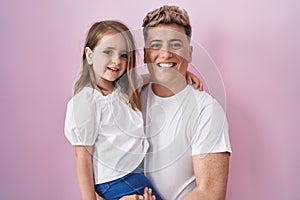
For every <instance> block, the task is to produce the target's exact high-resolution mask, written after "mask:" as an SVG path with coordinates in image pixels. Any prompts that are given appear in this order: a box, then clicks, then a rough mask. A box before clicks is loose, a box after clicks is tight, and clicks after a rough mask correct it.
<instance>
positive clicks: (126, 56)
mask: <svg viewBox="0 0 300 200" xmlns="http://www.w3.org/2000/svg"><path fill="white" fill-rule="evenodd" d="M120 57H121V58H128V54H127V53H122V54H121V56H120Z"/></svg>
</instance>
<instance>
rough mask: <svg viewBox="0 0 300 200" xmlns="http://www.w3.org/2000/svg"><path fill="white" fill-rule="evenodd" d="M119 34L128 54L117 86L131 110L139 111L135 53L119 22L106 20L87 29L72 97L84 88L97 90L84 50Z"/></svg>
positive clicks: (132, 42)
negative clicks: (124, 69)
mask: <svg viewBox="0 0 300 200" xmlns="http://www.w3.org/2000/svg"><path fill="white" fill-rule="evenodd" d="M117 33H120V34H122V36H123V37H124V39H125V41H126V47H127V52H128V61H127V68H126V72H125V73H124V75H123V76H122V78H118V79H117V80H116V81H115V83H116V82H117V81H118V85H119V86H120V87H121V91H122V92H124V93H125V94H127V95H128V98H129V103H130V105H131V107H132V109H134V110H136V109H138V110H141V107H142V106H141V100H140V96H139V92H138V90H137V83H136V82H137V80H136V74H135V73H136V72H135V66H136V52H135V49H136V48H135V44H134V39H133V36H132V34H131V32H130V31H129V29H128V27H127V26H126V25H124V24H123V23H121V22H118V21H114V20H107V21H101V22H96V23H94V24H93V25H92V26H91V28H90V29H89V31H88V33H87V36H86V40H85V44H84V48H83V54H82V70H81V72H80V73H79V76H78V79H77V81H76V83H75V86H74V95H75V94H77V93H79V92H80V91H81V90H82V89H83V88H84V87H86V86H90V87H92V88H93V89H95V88H97V79H96V75H95V72H94V70H93V67H92V66H91V65H89V64H88V62H87V59H86V55H85V48H86V47H89V48H90V49H91V50H94V48H95V47H96V46H97V44H98V42H99V41H100V40H101V39H102V38H103V37H104V36H106V35H108V34H117Z"/></svg>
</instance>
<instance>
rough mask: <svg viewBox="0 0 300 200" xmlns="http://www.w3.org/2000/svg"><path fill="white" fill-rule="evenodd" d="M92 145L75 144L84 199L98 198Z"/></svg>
mask: <svg viewBox="0 0 300 200" xmlns="http://www.w3.org/2000/svg"><path fill="white" fill-rule="evenodd" d="M91 152H92V147H86V146H75V153H76V171H77V178H78V182H79V188H80V192H81V197H82V200H96V196H95V188H94V175H93V160H92V153H91Z"/></svg>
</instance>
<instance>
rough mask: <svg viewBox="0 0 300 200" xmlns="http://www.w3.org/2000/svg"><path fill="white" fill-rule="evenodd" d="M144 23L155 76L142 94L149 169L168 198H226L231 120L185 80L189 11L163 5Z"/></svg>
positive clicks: (148, 56) (189, 50) (147, 55)
mask: <svg viewBox="0 0 300 200" xmlns="http://www.w3.org/2000/svg"><path fill="white" fill-rule="evenodd" d="M143 27H144V29H143V33H144V39H145V49H144V53H145V55H144V62H145V63H147V66H148V69H149V72H150V74H151V77H152V83H150V84H149V85H148V86H146V87H145V88H144V89H143V91H142V95H141V96H142V105H143V108H144V110H143V114H144V122H145V131H146V135H147V137H148V139H149V142H150V148H149V150H148V154H147V156H146V158H145V173H146V175H147V177H149V179H150V180H151V182H152V183H153V184H154V187H155V188H156V189H157V190H158V192H159V193H160V195H161V196H162V197H163V198H164V199H167V200H173V199H204V200H210V199H211V200H219V199H225V196H226V187H227V179H228V168H229V157H230V152H231V148H230V143H229V136H228V125H227V120H226V116H225V113H224V111H223V109H222V107H221V106H220V105H219V103H218V102H217V101H216V100H215V99H213V98H212V97H211V96H210V95H208V94H207V93H205V92H199V91H197V90H195V89H193V87H191V86H189V85H188V84H187V83H186V79H185V77H186V72H187V67H188V64H189V63H190V62H191V61H192V46H191V45H190V38H191V25H190V21H189V16H188V14H187V12H186V11H184V10H181V9H180V8H178V7H176V6H163V7H160V8H158V9H156V10H154V11H152V12H149V13H148V14H147V15H146V17H145V18H144V21H143ZM196 56H197V55H196Z"/></svg>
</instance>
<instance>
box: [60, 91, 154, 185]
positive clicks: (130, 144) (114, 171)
mask: <svg viewBox="0 0 300 200" xmlns="http://www.w3.org/2000/svg"><path fill="white" fill-rule="evenodd" d="M65 135H66V137H67V138H68V140H69V141H70V142H71V144H72V145H84V146H94V150H93V167H94V177H95V184H99V183H104V182H108V181H112V180H115V179H117V178H120V177H122V176H124V175H126V174H128V173H130V172H132V171H133V170H135V169H136V168H137V167H138V166H139V164H140V163H141V162H142V160H143V158H144V156H145V153H146V152H147V149H148V147H149V144H148V142H147V140H146V138H145V134H144V129H143V118H142V113H141V112H140V111H134V110H133V109H132V108H131V107H130V104H129V103H128V98H127V96H126V95H125V94H123V93H121V91H120V88H117V89H116V90H115V91H114V92H113V93H112V94H109V95H107V96H103V95H102V94H101V93H100V92H98V91H97V90H94V89H92V88H90V87H85V88H84V89H83V90H82V91H80V92H79V93H78V94H76V95H75V96H74V97H73V98H72V99H71V100H70V101H69V102H68V105H67V113H66V120H65Z"/></svg>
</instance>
